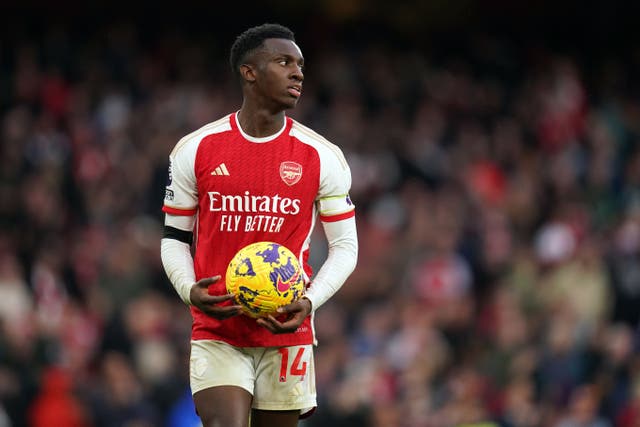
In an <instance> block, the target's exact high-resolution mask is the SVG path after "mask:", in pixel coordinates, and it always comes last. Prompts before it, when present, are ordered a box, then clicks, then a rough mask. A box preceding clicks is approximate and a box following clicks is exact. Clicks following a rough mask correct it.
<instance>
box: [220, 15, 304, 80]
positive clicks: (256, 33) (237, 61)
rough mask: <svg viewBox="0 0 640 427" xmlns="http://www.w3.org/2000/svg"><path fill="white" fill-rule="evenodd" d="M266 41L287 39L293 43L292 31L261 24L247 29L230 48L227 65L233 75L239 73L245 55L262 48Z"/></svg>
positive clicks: (273, 25)
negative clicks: (229, 66)
mask: <svg viewBox="0 0 640 427" xmlns="http://www.w3.org/2000/svg"><path fill="white" fill-rule="evenodd" d="M266 39H287V40H291V41H292V42H295V41H296V39H295V36H294V34H293V31H291V30H290V29H289V28H287V27H285V26H283V25H280V24H270V23H267V24H262V25H258V26H256V27H252V28H249V29H248V30H245V31H244V32H243V33H242V34H240V35H239V36H238V37H237V38H236V40H235V42H233V45H232V46H231V54H230V55H229V64H230V65H231V71H232V72H233V73H234V74H238V73H239V71H238V70H239V67H240V65H241V64H242V62H244V60H245V58H246V56H247V53H249V52H251V51H252V50H254V49H256V48H258V47H260V46H262V44H263V43H264V41H265V40H266Z"/></svg>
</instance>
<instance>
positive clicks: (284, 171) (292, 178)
mask: <svg viewBox="0 0 640 427" xmlns="http://www.w3.org/2000/svg"><path fill="white" fill-rule="evenodd" d="M280 178H282V180H283V181H284V183H285V184H287V185H289V186H291V185H294V184H296V183H297V182H298V181H300V178H302V165H300V164H298V163H296V162H282V163H280Z"/></svg>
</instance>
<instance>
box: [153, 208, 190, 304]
mask: <svg viewBox="0 0 640 427" xmlns="http://www.w3.org/2000/svg"><path fill="white" fill-rule="evenodd" d="M164 223H165V225H168V226H171V227H174V228H177V229H180V230H184V231H192V230H193V226H194V224H195V216H178V215H171V214H166V216H165V221H164ZM160 257H161V258H162V265H163V267H164V270H165V272H166V273H167V277H168V278H169V281H170V282H171V284H172V285H173V287H174V288H175V290H176V292H178V295H180V298H182V301H184V302H185V304H189V305H191V297H190V294H191V287H192V286H193V285H194V283H195V282H196V273H195V270H194V268H193V256H192V255H191V247H190V246H189V245H188V244H187V243H184V242H181V241H179V240H176V239H170V238H164V239H162V241H161V243H160Z"/></svg>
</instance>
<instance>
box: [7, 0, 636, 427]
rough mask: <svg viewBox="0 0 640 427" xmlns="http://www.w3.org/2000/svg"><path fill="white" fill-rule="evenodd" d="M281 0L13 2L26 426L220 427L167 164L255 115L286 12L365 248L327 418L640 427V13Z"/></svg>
mask: <svg viewBox="0 0 640 427" xmlns="http://www.w3.org/2000/svg"><path fill="white" fill-rule="evenodd" d="M268 3H269V4H268V5H267V2H255V3H252V2H248V3H246V2H245V3H240V2H238V3H228V4H225V5H224V7H223V6H222V5H221V4H214V2H200V1H194V0H189V1H186V2H180V3H179V4H174V3H168V4H159V3H158V4H156V3H151V2H136V3H135V4H134V3H133V2H131V3H129V4H125V3H113V2H110V3H108V2H94V3H92V4H91V5H89V4H86V3H80V2H62V3H59V4H53V3H46V4H40V3H39V2H33V1H25V2H20V3H15V4H3V5H2V6H0V23H1V25H0V126H1V127H0V132H1V133H0V138H1V140H0V141H1V146H0V150H1V152H0V223H1V224H2V225H1V227H2V228H1V232H0V319H1V331H2V332H1V333H0V402H1V406H0V408H1V409H2V411H0V426H2V427H4V426H25V425H34V426H45V425H47V426H48V425H56V426H105V427H106V426H133V425H135V426H191V425H197V424H196V423H197V420H195V419H194V417H193V410H192V407H191V404H190V401H189V396H188V389H187V381H188V378H187V376H186V374H187V358H188V347H187V343H188V335H189V318H188V312H187V310H185V308H184V306H183V305H182V303H181V302H180V300H179V298H178V297H177V296H176V295H175V294H174V291H173V289H172V288H171V286H170V284H169V283H168V282H167V280H166V278H165V277H164V273H163V271H162V267H161V264H160V260H159V245H158V242H159V238H160V236H161V222H162V215H161V213H160V210H159V208H160V205H161V203H162V195H163V190H164V188H163V187H164V181H165V174H166V158H167V154H168V152H169V150H170V149H171V147H172V146H173V144H175V142H176V141H177V140H178V138H179V137H180V136H182V135H183V134H185V133H186V132H188V131H189V130H191V129H193V128H195V127H198V126H200V125H202V124H204V123H206V122H208V121H211V120H212V119H215V118H217V117H219V116H221V115H222V114H226V113H227V112H229V111H232V109H234V108H236V107H237V106H238V103H239V101H240V97H239V91H238V89H237V86H236V85H235V82H234V81H233V80H232V79H231V78H230V75H229V71H228V65H227V53H228V47H229V45H230V44H231V42H232V40H233V37H234V36H235V35H236V34H237V33H238V32H239V31H242V30H243V29H245V28H246V27H247V26H249V25H253V24H259V23H262V22H265V21H271V22H276V21H277V22H281V23H283V24H286V25H288V26H290V27H291V28H293V29H294V31H295V32H296V35H297V37H298V40H299V44H300V45H301V47H302V49H303V52H304V53H305V56H306V59H307V64H308V70H307V75H306V81H305V93H304V95H303V97H302V100H301V103H300V105H299V108H297V109H296V110H295V111H294V112H292V116H293V117H295V118H297V119H299V120H301V121H302V122H304V123H305V124H307V125H309V126H311V127H313V128H315V129H316V130H317V131H319V132H320V133H322V134H324V135H325V136H326V137H328V138H329V139H330V140H332V141H334V142H335V143H337V144H339V145H340V146H341V147H342V148H343V150H344V151H345V153H346V155H347V157H348V159H349V161H350V163H351V165H352V172H353V177H354V185H353V192H352V198H353V199H354V201H355V203H356V205H357V209H358V224H359V230H360V232H359V234H360V247H361V255H360V262H359V265H358V268H357V270H356V271H355V273H354V274H353V276H352V277H351V278H350V280H349V281H348V283H347V284H346V285H345V287H344V288H343V289H342V290H341V291H340V293H339V294H338V295H336V297H335V298H334V299H333V300H331V301H330V302H329V303H327V304H326V306H324V307H323V308H322V309H321V310H320V311H319V312H318V313H317V319H316V325H317V332H318V337H319V341H320V345H319V347H318V349H317V356H316V359H317V380H318V391H319V404H320V406H319V409H318V411H317V413H316V415H314V417H312V418H311V419H309V420H308V421H305V422H304V424H303V425H304V426H307V427H315V426H327V425H332V426H334V427H339V426H350V427H358V426H377V427H383V426H384V427H395V426H398V427H404V426H407V427H421V426H424V427H427V426H428V427H433V426H452V425H463V424H473V423H476V424H480V423H483V422H484V423H486V424H487V425H500V426H572V425H577V424H576V423H578V422H581V423H583V424H581V425H589V426H614V425H615V426H623V427H627V426H633V425H638V424H639V423H640V358H639V357H638V348H639V347H638V346H639V344H640V341H639V336H638V320H639V318H640V150H639V148H640V146H639V139H638V138H639V133H640V91H639V89H640V87H639V83H638V80H637V78H636V76H637V75H638V71H639V68H640V49H639V48H640V39H639V38H638V36H639V29H638V26H637V25H636V24H635V20H636V18H637V16H638V12H639V10H638V9H640V7H638V5H637V4H634V3H633V2H622V1H613V2H611V1H608V2H604V1H593V2H577V1H569V2H561V1H555V2H552V1H540V2H526V4H516V3H519V2H508V1H503V0H493V1H489V0H487V1H471V0H467V1H444V0H438V1H424V2H411V1H398V2H393V4H389V3H388V2H382V1H362V0H343V1H338V0H332V1H324V2H317V3H315V4H311V2H309V3H306V2H296V1H284V0H280V1H274V2H268ZM314 239H315V240H316V243H317V244H316V246H315V248H316V250H315V252H314V253H313V254H312V260H313V262H314V263H315V265H318V263H319V262H320V260H321V259H322V257H323V256H324V252H323V251H324V250H325V249H324V247H323V245H322V242H321V239H320V236H319V235H318V236H314ZM78 418H82V419H84V421H78ZM51 420H56V421H55V422H54V423H53V424H52V421H51ZM491 423H493V424H491ZM572 423H573V424H572Z"/></svg>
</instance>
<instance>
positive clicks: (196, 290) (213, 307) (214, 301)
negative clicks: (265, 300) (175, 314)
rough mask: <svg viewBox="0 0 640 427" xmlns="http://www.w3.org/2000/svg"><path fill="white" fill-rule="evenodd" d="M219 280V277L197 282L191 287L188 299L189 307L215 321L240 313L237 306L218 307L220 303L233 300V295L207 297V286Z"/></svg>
mask: <svg viewBox="0 0 640 427" xmlns="http://www.w3.org/2000/svg"><path fill="white" fill-rule="evenodd" d="M218 280H220V276H213V277H206V278H204V279H200V280H198V281H197V282H196V283H195V284H194V285H193V286H192V287H191V292H190V294H189V297H190V298H191V305H194V306H196V307H198V309H199V310H200V311H202V312H203V313H204V314H206V315H208V316H211V317H215V318H216V319H227V318H229V317H233V316H237V315H238V314H240V313H241V312H242V311H241V310H242V307H241V306H239V305H225V306H221V305H219V304H220V303H221V302H224V301H229V300H233V298H234V297H235V295H234V294H225V295H209V285H211V284H212V283H216V282H217V281H218Z"/></svg>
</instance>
